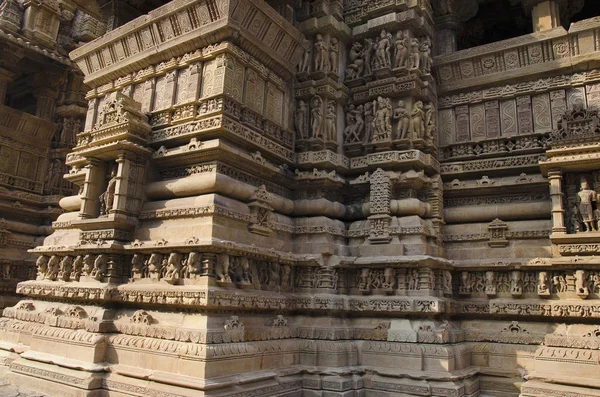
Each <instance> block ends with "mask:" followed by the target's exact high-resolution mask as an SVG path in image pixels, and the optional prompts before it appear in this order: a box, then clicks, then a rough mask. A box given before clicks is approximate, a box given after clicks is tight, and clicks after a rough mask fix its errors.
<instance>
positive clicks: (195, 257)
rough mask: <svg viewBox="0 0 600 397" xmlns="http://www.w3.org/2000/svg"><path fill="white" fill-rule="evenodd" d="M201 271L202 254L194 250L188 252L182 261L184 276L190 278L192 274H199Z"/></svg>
mask: <svg viewBox="0 0 600 397" xmlns="http://www.w3.org/2000/svg"><path fill="white" fill-rule="evenodd" d="M201 271H202V256H201V255H200V253H198V252H196V251H192V252H190V253H189V255H188V257H187V259H186V260H185V261H184V262H183V274H184V277H185V278H191V276H192V275H196V274H200V272H201Z"/></svg>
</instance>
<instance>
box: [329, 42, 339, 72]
mask: <svg viewBox="0 0 600 397" xmlns="http://www.w3.org/2000/svg"><path fill="white" fill-rule="evenodd" d="M339 56H340V44H339V42H338V40H337V39H336V38H335V37H332V38H331V41H330V43H329V70H330V71H332V72H334V73H337V69H338V59H339Z"/></svg>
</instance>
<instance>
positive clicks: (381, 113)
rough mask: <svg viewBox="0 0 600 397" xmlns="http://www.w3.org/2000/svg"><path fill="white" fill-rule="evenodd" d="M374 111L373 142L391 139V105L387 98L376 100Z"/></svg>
mask: <svg viewBox="0 0 600 397" xmlns="http://www.w3.org/2000/svg"><path fill="white" fill-rule="evenodd" d="M376 104H377V108H376V109H377V110H376V111H375V131H374V134H373V141H385V140H390V139H391V138H392V123H391V117H392V103H391V100H390V99H389V98H382V97H379V98H377V102H376Z"/></svg>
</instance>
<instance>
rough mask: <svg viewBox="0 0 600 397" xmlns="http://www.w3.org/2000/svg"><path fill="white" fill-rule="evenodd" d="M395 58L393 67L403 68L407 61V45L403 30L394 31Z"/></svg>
mask: <svg viewBox="0 0 600 397" xmlns="http://www.w3.org/2000/svg"><path fill="white" fill-rule="evenodd" d="M394 43H395V46H396V59H395V60H394V67H395V68H404V67H406V63H407V62H408V46H407V45H406V38H404V32H402V31H401V30H399V31H398V33H396V40H395V42H394Z"/></svg>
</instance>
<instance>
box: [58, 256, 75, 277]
mask: <svg viewBox="0 0 600 397" xmlns="http://www.w3.org/2000/svg"><path fill="white" fill-rule="evenodd" d="M72 271H73V258H71V256H69V255H67V256H65V257H64V258H63V259H62V260H61V261H60V271H59V272H58V278H59V279H61V280H62V281H69V280H70V279H71V272H72Z"/></svg>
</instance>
